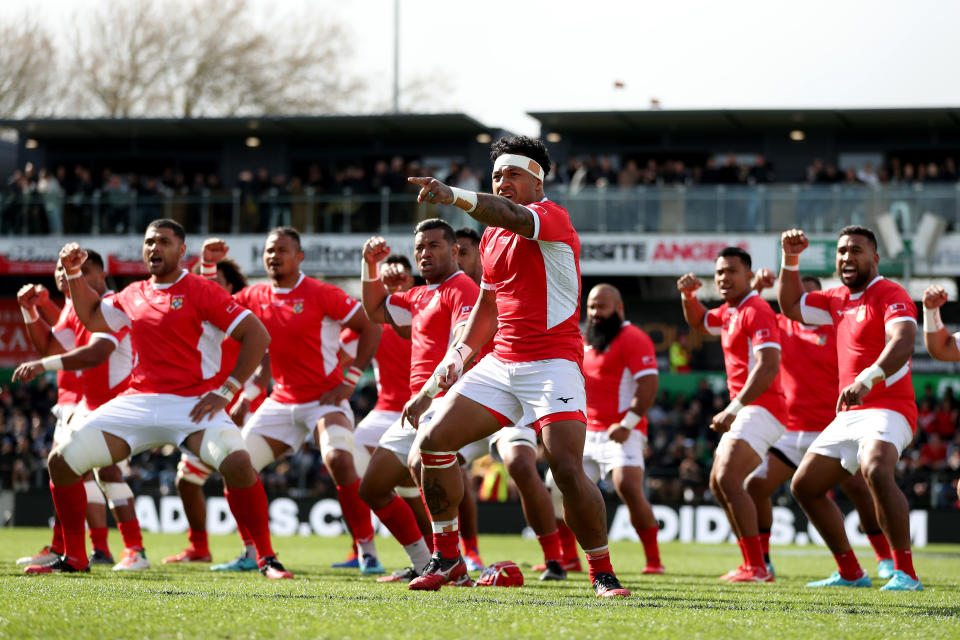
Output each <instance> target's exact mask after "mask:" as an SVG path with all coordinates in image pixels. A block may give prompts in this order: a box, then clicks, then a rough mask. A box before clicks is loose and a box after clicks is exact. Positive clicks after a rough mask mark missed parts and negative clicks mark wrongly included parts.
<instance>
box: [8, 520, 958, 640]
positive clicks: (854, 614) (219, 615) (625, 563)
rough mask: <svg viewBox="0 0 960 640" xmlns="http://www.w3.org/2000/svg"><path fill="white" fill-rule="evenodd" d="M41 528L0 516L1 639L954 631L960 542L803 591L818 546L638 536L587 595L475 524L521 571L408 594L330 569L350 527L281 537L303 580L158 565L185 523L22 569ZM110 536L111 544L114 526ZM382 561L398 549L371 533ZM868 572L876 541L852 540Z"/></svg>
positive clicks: (822, 570) (583, 583) (574, 581)
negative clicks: (124, 548)
mask: <svg viewBox="0 0 960 640" xmlns="http://www.w3.org/2000/svg"><path fill="white" fill-rule="evenodd" d="M48 541H49V534H48V532H47V531H45V530H41V529H2V530H0V549H2V553H0V562H2V564H0V567H2V568H0V637H13V638H24V637H35V636H59V637H64V638H128V637H129V638H134V637H136V638H145V637H152V638H156V637H162V638H196V637H206V638H247V637H278V636H286V637H295V638H318V637H319V638H409V639H411V640H413V639H417V640H419V639H420V638H457V639H459V638H463V639H470V638H478V639H483V638H489V637H497V638H501V637H502V638H510V637H537V638H544V637H547V638H551V640H553V639H556V638H584V637H594V638H608V637H609V638H625V637H629V638H637V637H643V636H642V634H648V635H649V636H653V635H656V636H660V637H682V638H695V637H703V638H711V639H722V638H737V639H738V640H740V639H744V638H759V637H762V638H766V639H773V638H776V639H778V640H779V639H780V638H803V639H805V640H806V639H810V638H821V637H829V638H891V637H897V638H905V637H916V638H924V639H926V640H932V639H934V638H954V639H955V638H960V545H957V546H955V545H950V546H946V545H936V546H931V547H928V548H927V549H925V550H923V551H920V552H917V554H916V566H917V570H918V572H919V573H920V577H921V580H922V581H923V583H924V586H925V589H926V590H925V591H924V592H922V593H886V592H881V591H879V590H878V587H879V586H880V585H881V584H882V582H881V581H879V580H876V579H875V580H874V584H875V587H874V588H873V589H858V590H852V589H851V590H843V589H820V590H813V589H805V588H804V586H803V585H804V584H805V583H806V582H808V581H810V580H814V579H819V578H823V577H825V576H826V575H828V574H829V573H830V572H831V571H833V569H834V564H833V561H832V559H831V558H830V556H829V554H828V553H827V552H826V550H823V549H820V548H813V547H805V548H775V549H774V558H773V559H774V563H775V565H776V568H777V572H778V574H777V581H776V583H774V584H757V585H753V584H750V585H728V584H725V583H722V582H718V581H717V579H716V577H717V576H718V575H720V574H722V573H724V572H725V571H727V570H728V569H730V568H732V567H734V566H735V565H737V564H739V552H738V550H737V548H736V546H735V545H724V546H710V545H684V544H679V543H674V544H668V545H664V546H663V548H662V557H663V561H664V564H666V566H667V571H668V573H667V574H666V575H663V576H641V575H640V574H639V570H640V569H641V568H642V567H643V552H642V549H641V547H640V545H639V544H633V543H629V542H621V543H614V544H613V545H612V552H613V560H614V566H615V567H616V568H617V569H618V573H619V575H620V578H621V580H622V581H623V582H624V584H625V585H626V586H628V587H629V588H630V589H632V590H633V597H631V598H628V599H625V600H614V601H608V600H601V599H599V598H596V597H594V596H593V593H592V591H591V589H590V587H589V585H588V583H587V578H586V576H585V574H571V578H570V579H569V580H568V581H566V582H561V583H547V584H544V583H540V582H538V581H537V580H536V575H535V574H534V573H532V572H531V571H529V567H530V565H532V564H534V563H536V562H539V561H540V559H541V556H540V551H539V547H538V545H537V544H536V542H535V541H531V540H523V539H521V538H519V537H517V536H483V537H481V539H480V549H481V553H482V555H483V558H484V560H486V561H487V562H494V561H497V560H506V559H509V560H514V561H515V562H517V563H518V564H520V565H521V566H522V567H524V568H525V575H526V577H527V579H528V583H527V585H526V586H524V587H522V588H520V589H504V588H496V587H490V588H473V589H466V588H453V587H445V588H444V589H442V590H441V591H440V592H438V593H424V592H411V591H408V590H407V589H406V585H403V584H378V583H376V581H375V580H374V578H373V577H366V576H361V575H360V574H359V572H358V571H356V570H344V569H331V568H329V565H330V563H331V562H335V561H338V560H341V559H342V558H343V556H344V555H345V553H346V551H347V548H348V541H347V539H346V538H333V539H331V538H319V537H306V538H301V537H293V538H276V539H275V544H276V549H277V551H278V553H279V556H280V558H281V560H282V561H283V562H284V563H285V564H286V566H287V568H289V569H290V570H292V571H293V572H294V574H295V575H296V579H295V580H292V581H286V580H285V581H276V582H273V581H268V580H266V579H264V578H262V577H261V576H260V575H259V574H255V573H254V574H249V573H248V574H229V575H227V574H222V573H214V572H211V571H210V570H209V568H208V567H209V565H192V566H182V565H181V566H170V565H166V566H164V565H161V564H160V559H161V558H163V557H165V556H166V555H169V554H172V553H175V552H176V551H179V550H180V549H181V548H182V547H183V545H184V543H185V537H184V536H174V535H161V534H157V535H152V534H145V535H144V541H145V544H146V545H147V551H148V554H149V557H150V559H151V561H152V562H153V563H154V566H153V568H152V569H150V570H149V571H146V572H142V573H137V574H133V575H131V574H124V575H120V574H117V573H114V572H112V571H110V568H109V567H94V569H93V572H92V573H91V574H90V575H83V576H62V575H53V576H50V575H47V576H24V575H22V574H21V573H20V570H19V568H18V567H16V566H15V565H14V562H15V560H16V558H17V557H19V556H22V555H29V554H31V553H34V552H36V551H37V549H38V548H39V547H41V546H42V545H43V544H45V543H46V542H48ZM110 542H111V545H112V549H113V550H114V552H115V553H117V552H119V551H120V544H119V537H118V534H117V533H116V531H112V532H111V540H110ZM238 546H239V544H238V541H237V538H236V537H235V536H214V537H212V538H211V548H212V550H213V554H214V560H216V561H226V560H229V559H230V558H232V557H233V556H234V555H235V554H236V551H237V547H238ZM378 546H379V547H380V550H381V557H382V559H383V561H384V564H385V565H386V566H387V568H388V569H395V568H400V567H401V566H403V564H402V563H403V561H404V559H405V556H404V555H403V552H402V550H401V549H400V548H399V546H398V545H397V544H396V543H395V542H394V541H393V540H391V539H379V540H378ZM858 551H859V553H858V555H859V556H860V558H861V561H862V562H863V563H864V566H865V568H868V569H869V570H870V572H871V574H874V575H875V573H876V571H875V569H876V566H875V563H874V561H873V556H872V553H870V552H869V550H867V549H864V550H858Z"/></svg>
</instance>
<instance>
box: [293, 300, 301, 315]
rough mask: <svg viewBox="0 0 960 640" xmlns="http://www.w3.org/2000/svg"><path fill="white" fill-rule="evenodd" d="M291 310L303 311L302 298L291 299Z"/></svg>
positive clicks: (295, 311)
mask: <svg viewBox="0 0 960 640" xmlns="http://www.w3.org/2000/svg"><path fill="white" fill-rule="evenodd" d="M293 312H294V313H303V300H294V301H293Z"/></svg>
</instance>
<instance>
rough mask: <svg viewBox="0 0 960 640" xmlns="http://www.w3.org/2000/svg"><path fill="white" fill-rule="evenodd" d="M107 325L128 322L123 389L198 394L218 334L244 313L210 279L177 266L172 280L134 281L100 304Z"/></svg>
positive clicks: (206, 384) (207, 378)
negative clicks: (128, 363)
mask: <svg viewBox="0 0 960 640" xmlns="http://www.w3.org/2000/svg"><path fill="white" fill-rule="evenodd" d="M100 307H101V309H102V311H103V316H104V318H105V319H106V321H107V324H108V325H110V328H111V329H112V330H113V331H115V332H118V331H120V330H122V329H123V328H124V327H129V329H130V336H131V339H132V342H133V350H134V353H136V354H137V357H136V362H135V364H134V367H133V375H132V377H131V380H130V387H129V388H128V389H127V391H125V392H124V393H125V394H129V393H169V394H173V395H178V396H199V395H202V394H204V393H206V392H207V391H209V390H210V389H212V388H213V380H214V377H215V376H216V375H217V373H218V372H220V370H221V366H222V349H221V345H222V343H223V339H224V338H225V337H226V336H227V335H229V334H230V333H231V332H232V331H233V330H234V328H236V326H237V325H238V324H239V323H240V321H241V320H243V318H244V317H245V316H246V315H247V314H248V313H249V311H247V310H246V309H244V308H243V307H242V306H241V305H240V304H238V303H237V302H236V301H235V300H234V299H233V298H232V297H230V295H229V294H228V293H227V292H226V291H224V290H223V289H222V288H220V286H219V285H217V284H216V283H214V282H212V281H210V280H207V279H205V278H201V277H200V276H198V275H194V274H190V273H187V272H186V271H183V272H182V274H181V275H180V278H179V279H178V280H177V281H176V282H174V283H172V284H160V285H158V284H154V283H153V282H152V281H150V280H140V281H138V282H134V283H133V284H131V285H130V286H128V287H126V288H125V289H124V290H123V291H121V292H120V293H118V294H116V295H114V296H110V297H108V298H104V300H103V302H102V303H101V305H100Z"/></svg>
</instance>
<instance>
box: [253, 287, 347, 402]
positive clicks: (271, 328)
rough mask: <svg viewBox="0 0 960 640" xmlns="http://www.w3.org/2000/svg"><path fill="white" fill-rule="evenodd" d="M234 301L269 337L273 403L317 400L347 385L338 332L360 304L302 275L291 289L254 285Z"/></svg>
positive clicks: (342, 293)
mask: <svg viewBox="0 0 960 640" xmlns="http://www.w3.org/2000/svg"><path fill="white" fill-rule="evenodd" d="M236 299H237V300H238V301H239V302H240V304H242V305H243V306H245V307H246V308H248V309H250V311H252V312H253V313H254V315H256V316H257V317H258V318H260V321H261V322H263V324H264V326H265V327H266V328H267V331H268V332H269V333H270V372H271V374H272V375H273V380H274V385H273V392H272V393H271V394H270V397H271V398H272V399H273V400H276V401H277V402H281V403H285V404H304V403H307V402H313V401H315V400H316V399H317V398H319V397H320V396H321V395H323V394H324V393H325V392H327V391H329V390H330V389H333V388H334V387H336V386H337V385H339V384H340V383H341V382H343V369H342V368H341V367H340V331H341V330H342V325H343V323H344V322H347V321H348V320H350V318H352V317H353V314H355V313H356V312H357V311H358V310H359V309H360V303H359V302H357V301H356V300H354V299H353V298H351V297H350V296H348V295H347V294H346V293H344V292H343V290H342V289H340V288H339V287H335V286H333V285H332V284H327V283H325V282H320V281H318V280H314V279H313V278H308V277H306V276H304V275H303V274H300V279H299V280H298V281H297V284H295V285H294V286H293V287H292V288H290V289H274V288H273V287H271V286H270V285H268V284H255V285H253V286H250V287H246V288H245V289H243V290H241V291H240V292H239V293H237V295H236ZM361 313H362V312H361Z"/></svg>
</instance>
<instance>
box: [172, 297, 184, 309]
mask: <svg viewBox="0 0 960 640" xmlns="http://www.w3.org/2000/svg"><path fill="white" fill-rule="evenodd" d="M181 307H183V296H173V298H171V299H170V308H171V309H180V308H181Z"/></svg>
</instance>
